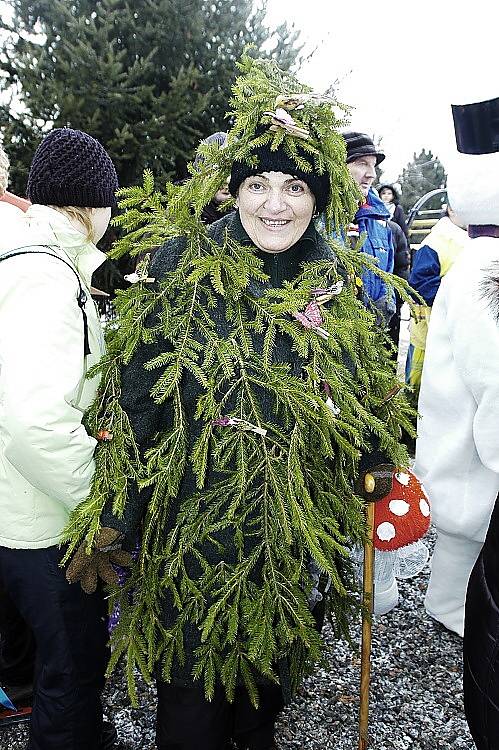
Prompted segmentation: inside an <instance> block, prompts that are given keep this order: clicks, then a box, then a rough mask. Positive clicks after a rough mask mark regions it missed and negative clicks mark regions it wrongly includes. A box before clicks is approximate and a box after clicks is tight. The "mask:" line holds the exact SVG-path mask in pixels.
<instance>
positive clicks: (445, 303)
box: [415, 99, 499, 636]
mask: <svg viewBox="0 0 499 750" xmlns="http://www.w3.org/2000/svg"><path fill="white" fill-rule="evenodd" d="M498 102H499V99H495V100H490V101H486V102H481V103H479V104H470V105H459V106H454V107H453V113H454V120H455V130H456V140H457V145H458V150H459V152H460V153H459V154H457V155H456V157H455V160H454V164H451V165H450V168H449V177H448V186H447V192H448V195H449V201H450V203H451V205H452V207H453V208H454V210H455V211H456V213H457V214H458V216H459V217H460V219H461V221H462V222H463V224H466V225H468V235H469V239H468V240H467V241H466V243H465V246H464V249H463V251H462V253H461V255H460V257H459V258H458V259H457V261H456V262H455V264H454V266H453V267H452V268H451V270H450V271H449V273H448V274H447V275H446V276H445V278H444V279H443V280H442V284H441V286H440V289H439V291H438V293H437V295H436V298H435V302H434V305H433V310H432V316H431V321H430V325H429V331H428V338H427V345H426V356H425V362H424V367H423V375H422V383H421V392H420V398H419V405H418V411H419V413H420V418H419V422H418V440H417V444H416V464H415V472H416V475H417V476H418V477H419V479H420V480H421V481H422V482H423V484H424V486H425V488H426V491H427V493H428V496H429V498H430V501H431V504H432V516H433V522H434V525H435V526H436V529H437V532H438V537H437V541H436V545H435V551H434V555H433V561H432V571H431V577H430V582H429V586H428V591H427V594H426V599H425V606H426V610H427V612H428V613H429V614H430V615H431V616H432V617H433V618H434V619H435V620H437V621H439V622H440V623H442V624H443V625H444V626H445V627H446V628H448V629H449V630H452V631H454V632H456V633H458V634H459V635H461V636H462V635H463V632H464V625H465V622H464V621H465V595H466V587H467V584H468V579H469V576H470V573H471V571H472V568H473V566H474V564H475V561H476V559H477V557H478V555H479V554H480V550H481V549H482V545H483V542H484V540H485V535H486V533H487V528H488V525H489V520H490V515H491V512H492V509H493V507H494V502H495V499H496V496H497V493H498V491H499V325H498V322H497V317H496V315H494V314H493V312H492V311H491V307H490V303H489V300H488V299H487V298H486V296H485V295H484V293H483V285H484V284H485V283H486V279H487V278H488V276H490V269H491V267H492V266H493V265H494V264H495V263H498V262H499V181H498V179H497V175H498V171H499V152H498V151H499V127H498V120H497V115H498ZM494 118H495V119H494Z"/></svg>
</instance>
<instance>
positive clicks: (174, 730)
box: [156, 682, 283, 750]
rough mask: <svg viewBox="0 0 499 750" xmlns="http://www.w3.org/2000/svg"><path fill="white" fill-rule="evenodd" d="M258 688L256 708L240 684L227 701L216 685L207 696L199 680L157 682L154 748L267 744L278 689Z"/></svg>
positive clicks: (212, 749)
mask: <svg viewBox="0 0 499 750" xmlns="http://www.w3.org/2000/svg"><path fill="white" fill-rule="evenodd" d="M259 692H260V706H259V708H258V709H255V708H254V707H253V705H252V704H251V701H250V699H249V697H248V693H247V691H246V688H243V687H241V688H237V691H236V697H235V700H234V702H233V703H229V702H228V701H227V699H226V697H225V691H224V690H223V688H221V687H219V686H217V688H216V689H215V696H214V698H213V700H211V701H208V700H206V698H205V696H204V690H203V686H199V687H198V686H196V687H177V686H175V685H171V684H166V683H164V682H158V713H157V724H156V742H157V746H158V750H201V748H202V750H229V748H230V747H232V746H231V744H230V740H233V741H234V742H235V743H236V746H237V748H238V750H270V749H271V748H272V747H273V742H274V725H275V720H276V718H277V714H278V713H279V711H280V710H281V709H282V707H283V700H282V693H281V688H280V687H279V686H277V685H265V686H260V687H259Z"/></svg>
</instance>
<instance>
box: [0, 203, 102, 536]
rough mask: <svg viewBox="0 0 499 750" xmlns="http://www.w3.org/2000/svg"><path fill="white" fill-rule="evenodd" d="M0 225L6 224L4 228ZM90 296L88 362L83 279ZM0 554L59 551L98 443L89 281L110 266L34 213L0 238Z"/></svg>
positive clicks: (68, 230)
mask: <svg viewBox="0 0 499 750" xmlns="http://www.w3.org/2000/svg"><path fill="white" fill-rule="evenodd" d="M2 224H3V222H2ZM40 245H50V246H51V250H50V251H47V252H52V253H54V254H56V255H58V256H60V257H61V258H62V259H64V260H65V261H66V262H67V263H69V264H70V265H71V266H72V267H73V268H74V269H75V270H76V271H77V272H78V275H79V277H80V280H81V283H82V286H83V289H84V290H85V291H86V293H87V302H86V305H85V311H86V315H87V320H88V333H89V344H90V351H91V353H90V354H89V355H88V356H84V328H83V314H82V311H81V309H80V308H79V306H78V303H77V295H78V291H79V286H78V280H77V277H76V275H75V273H74V272H73V270H72V269H71V268H68V266H67V265H65V263H63V262H62V261H60V260H56V259H55V258H50V257H48V256H47V255H44V254H35V253H36V251H40V250H46V248H41V247H39V246H40ZM20 247H24V248H29V249H31V250H33V251H34V252H33V253H30V254H28V255H20V256H18V257H14V258H9V259H7V260H3V261H1V262H0V545H1V546H4V547H11V548H43V547H49V546H51V545H54V544H57V543H58V542H59V540H60V534H61V531H62V529H63V528H64V526H65V525H66V523H67V520H68V518H69V514H70V512H71V511H72V510H73V509H74V508H75V507H76V505H78V503H80V502H81V501H82V500H84V499H85V498H86V496H87V495H88V494H89V490H90V485H91V481H92V476H93V472H94V461H93V453H94V449H95V445H96V441H95V440H94V438H92V437H90V436H89V435H87V433H86V431H85V428H84V427H83V425H82V417H83V414H84V411H85V409H86V408H87V407H88V406H89V404H90V403H91V402H92V400H93V398H94V396H95V393H96V389H97V384H98V383H97V381H96V379H95V378H94V379H93V380H91V381H90V380H87V379H86V373H87V371H88V369H89V368H90V367H92V365H93V364H95V363H96V362H98V360H99V359H100V357H101V356H102V354H103V353H104V343H103V336H102V331H101V325H100V320H99V316H98V313H97V310H96V308H95V305H94V303H93V301H92V299H91V297H90V279H91V276H92V273H93V272H94V270H95V269H96V268H98V266H100V265H101V264H102V263H103V261H104V260H105V255H104V254H103V253H101V252H100V251H99V250H97V248H96V247H95V245H94V244H92V243H91V242H88V241H86V240H85V238H84V236H83V234H82V233H81V232H78V231H77V230H76V229H75V228H74V227H73V226H72V225H71V223H70V222H69V220H68V219H67V218H66V217H65V216H63V215H62V214H61V213H60V212H59V211H56V210H55V209H52V208H49V207H47V206H40V205H33V206H31V207H30V208H29V209H28V211H27V212H26V213H25V214H21V215H20V216H19V217H18V218H16V219H15V220H13V221H12V222H11V223H10V224H9V226H8V227H7V226H5V225H2V227H1V231H0V255H5V254H6V253H8V252H9V251H13V250H15V249H17V248H20Z"/></svg>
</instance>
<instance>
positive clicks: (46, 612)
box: [0, 547, 107, 750]
mask: <svg viewBox="0 0 499 750" xmlns="http://www.w3.org/2000/svg"><path fill="white" fill-rule="evenodd" d="M63 554H64V550H60V549H58V548H57V547H48V548H46V549H29V550H25V549H7V548H6V547H0V577H1V579H2V581H3V584H4V587H5V589H6V591H7V593H8V595H9V596H10V597H11V599H12V600H13V602H14V604H15V605H16V607H17V608H18V610H19V612H20V614H21V616H22V617H23V619H24V620H25V622H26V623H27V624H28V625H29V627H30V628H31V630H32V632H33V635H34V638H35V644H36V670H35V686H34V696H33V712H32V716H31V726H30V740H29V746H28V747H29V750H97V748H98V747H99V743H100V738H101V733H102V706H101V701H100V693H101V691H102V688H103V686H104V672H105V667H106V662H107V648H106V643H107V631H106V623H105V619H104V615H105V611H104V609H105V608H104V601H103V598H102V594H101V593H100V592H96V593H95V594H92V595H90V596H89V595H87V594H85V593H84V592H83V591H82V590H81V588H80V586H79V585H76V584H75V585H70V584H69V583H68V582H67V581H66V578H65V575H64V570H62V569H61V568H60V567H59V563H60V561H61V559H62V557H63Z"/></svg>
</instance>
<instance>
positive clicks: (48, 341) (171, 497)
mask: <svg viewBox="0 0 499 750" xmlns="http://www.w3.org/2000/svg"><path fill="white" fill-rule="evenodd" d="M245 65H246V68H245V72H244V73H243V76H242V83H241V84H240V86H239V89H238V88H237V87H236V89H235V91H236V96H235V109H234V111H233V117H234V122H233V127H232V128H231V130H229V131H228V132H227V133H222V132H217V133H214V134H213V135H212V136H210V137H209V138H207V139H205V140H204V141H202V142H201V144H200V148H199V151H198V153H197V155H196V158H195V160H194V163H193V167H192V171H191V177H190V178H189V179H188V180H187V181H183V182H182V183H179V184H176V185H174V186H171V190H170V192H169V196H170V202H169V204H168V205H167V206H166V207H165V208H164V211H163V213H160V212H158V211H154V212H152V211H149V213H148V211H147V210H145V209H144V212H143V214H142V220H143V227H145V228H149V230H150V231H149V232H147V231H146V232H144V231H142V232H140V233H138V234H136V235H134V239H133V240H132V244H131V247H132V249H133V252H134V254H136V255H137V256H138V257H139V263H138V264H137V269H136V272H135V273H134V274H132V275H131V276H129V277H128V279H129V281H130V288H129V289H128V290H127V291H125V292H122V293H121V294H120V296H119V298H118V300H117V303H116V307H117V318H116V320H115V321H113V324H112V325H111V326H108V327H107V329H106V332H105V337H104V331H103V328H102V324H101V321H100V318H99V315H98V312H97V310H96V307H95V305H94V304H93V302H92V299H91V279H92V274H93V273H94V271H95V270H96V269H97V268H98V267H99V266H100V265H101V264H102V263H103V261H104V260H105V255H104V254H103V253H102V252H101V251H99V250H98V249H97V246H96V245H97V243H98V242H99V240H100V239H101V238H102V236H103V235H104V232H105V231H106V229H107V227H108V224H109V222H110V219H111V214H112V211H113V209H114V207H115V206H116V191H117V189H118V177H117V173H116V169H115V167H114V165H113V163H112V160H111V158H110V156H109V155H108V153H107V152H106V150H105V148H104V147H103V146H102V145H101V144H100V143H99V142H98V141H97V140H95V139H94V138H93V137H92V136H91V135H90V134H87V133H84V132H82V131H80V130H77V129H72V128H56V129H53V130H52V131H51V132H49V133H48V134H47V135H46V136H45V138H44V139H43V141H42V142H41V143H40V145H39V146H38V148H37V150H36V152H35V153H34V156H33V160H32V164H31V168H30V172H29V177H28V183H27V188H26V199H24V198H19V197H17V196H15V195H13V194H12V193H10V192H8V190H7V188H8V174H9V161H8V158H7V155H6V153H5V151H4V150H3V149H2V148H0V220H1V226H2V232H1V235H0V415H1V416H0V511H1V512H0V686H1V688H2V691H1V692H0V699H2V696H3V703H4V707H6V708H7V709H8V710H7V714H8V713H9V712H10V711H15V706H19V705H30V706H31V708H32V710H31V721H30V736H29V746H28V747H29V748H30V750H104V749H108V750H111V748H113V747H115V748H118V747H119V740H118V738H117V735H116V731H115V729H114V727H113V726H112V724H111V723H110V722H107V721H104V720H103V716H102V707H101V699H100V695H101V692H102V689H103V686H104V683H105V673H106V668H107V665H108V661H109V658H110V648H109V629H108V615H109V612H108V608H107V606H106V602H107V593H106V592H108V591H110V592H111V593H112V596H113V602H114V603H116V602H118V604H119V607H118V611H119V617H118V620H119V622H118V624H117V625H115V627H114V631H113V636H112V645H113V658H114V659H115V661H116V660H117V658H118V656H119V655H120V654H125V655H127V657H128V666H129V669H130V671H129V677H130V679H133V668H134V667H138V668H139V669H140V670H141V671H142V673H143V674H144V675H145V676H146V677H149V678H150V677H151V676H154V677H155V679H156V684H157V696H158V704H157V725H156V742H157V747H158V748H159V750H198V749H199V748H203V750H228V749H229V748H237V749H238V750H272V749H273V748H276V744H275V738H274V727H275V721H276V718H277V715H278V713H279V711H280V710H281V709H282V707H283V705H284V704H285V702H287V701H288V700H290V699H291V697H292V695H293V693H294V692H295V691H296V689H297V687H298V685H299V684H300V680H301V679H302V677H303V675H304V674H306V673H307V672H308V671H309V670H310V669H311V668H312V667H313V664H314V663H315V662H316V661H317V660H318V658H319V657H320V653H321V647H322V641H321V630H322V627H323V623H324V618H325V617H326V616H329V617H330V619H331V621H332V623H333V625H334V627H335V632H341V631H342V630H343V631H344V629H345V627H347V622H348V617H349V616H352V615H351V612H355V611H356V605H357V600H358V593H357V592H358V585H357V583H356V580H357V578H356V558H355V549H358V547H359V545H362V543H364V542H365V513H364V508H365V504H366V503H367V504H369V503H372V502H374V503H378V504H380V503H382V502H383V501H384V500H385V499H386V498H388V499H389V500H390V499H391V498H394V497H395V498H396V497H398V496H397V495H396V493H395V495H394V494H393V493H394V491H395V490H396V486H397V482H398V483H399V485H401V486H406V485H407V484H408V483H411V487H412V483H414V484H415V486H416V487H419V484H418V483H417V480H416V479H415V477H414V476H413V475H412V473H411V469H410V460H409V457H408V454H407V451H406V448H405V446H404V445H403V441H402V435H403V434H407V431H409V432H410V430H411V419H413V420H415V418H416V412H415V411H413V410H412V409H411V404H410V400H408V399H407V398H406V396H405V394H404V388H403V387H402V384H401V383H400V382H399V380H398V378H397V363H396V361H395V360H396V355H397V347H398V343H399V331H400V311H401V307H402V304H403V302H404V300H405V301H408V302H411V315H412V321H411V344H410V348H409V354H408V365H407V374H406V377H407V382H408V384H409V385H410V386H411V387H412V393H413V394H416V397H417V396H418V395H419V401H418V412H419V416H418V424H417V433H418V439H417V443H416V459H415V466H414V474H415V476H416V477H417V478H418V479H419V480H421V481H422V482H423V484H424V486H425V488H426V492H427V495H428V497H429V500H430V503H431V506H432V516H433V521H434V524H435V527H436V529H437V542H436V547H435V551H434V555H433V561H432V571H431V577H430V584H429V588H428V592H427V595H426V599H425V606H426V610H427V612H428V615H429V616H431V617H433V618H434V619H436V620H438V621H439V622H441V623H442V625H443V626H445V627H446V628H448V629H450V630H453V631H454V632H456V633H458V634H459V635H461V636H463V634H464V658H465V703H466V714H467V718H468V721H469V724H470V729H471V732H472V735H473V738H474V740H475V742H476V745H477V748H478V750H492V749H493V748H495V747H497V737H498V736H499V711H498V709H497V705H499V682H498V677H499V664H498V657H497V644H498V643H499V636H498V635H497V632H498V630H497V626H498V623H499V615H498V612H499V590H498V586H499V580H498V576H497V565H496V562H497V560H496V558H497V554H498V550H499V542H498V534H499V516H498V515H497V512H496V511H494V504H495V499H496V495H497V492H498V490H499V445H498V440H497V420H496V411H497V403H499V400H498V398H497V396H499V393H497V388H498V386H497V382H499V381H498V378H497V374H498V369H499V361H498V362H496V352H497V351H499V347H498V349H496V348H495V341H496V338H497V337H498V330H499V329H498V325H497V321H498V317H499V316H498V311H499V304H498V278H499V272H498V269H497V267H496V264H497V262H498V261H499V255H498V253H499V245H498V242H497V240H498V238H499V211H498V209H497V206H499V196H497V188H496V185H495V181H494V179H493V175H494V174H495V166H496V164H497V160H496V157H497V153H496V151H497V143H498V139H499V133H498V132H497V122H498V118H497V116H496V114H497V102H498V100H492V101H490V102H482V103H481V104H480V105H467V106H459V107H455V108H454V117H455V124H456V139H457V145H458V151H459V152H460V154H461V157H460V160H457V162H456V164H457V166H456V168H455V170H454V172H451V174H450V175H449V185H448V204H447V207H446V209H445V215H444V216H443V217H442V218H441V219H440V220H439V222H438V223H437V224H436V226H435V227H434V228H433V230H432V231H431V233H430V234H429V235H428V236H427V237H426V239H425V241H424V243H423V244H422V245H421V247H420V248H419V249H418V250H417V251H416V253H415V256H414V262H413V264H412V268H411V267H410V266H411V260H410V251H409V233H408V229H407V226H406V223H405V217H404V213H403V211H402V208H401V206H400V196H399V193H398V191H397V188H396V186H394V185H392V184H386V183H381V184H379V185H378V188H377V189H376V188H375V187H374V185H375V182H376V180H377V174H376V167H377V166H378V165H380V164H381V163H382V161H383V159H384V158H385V156H384V154H383V153H381V152H380V150H379V148H378V147H376V145H375V144H374V142H373V140H372V139H371V138H370V137H369V136H368V135H366V134H365V133H363V132H358V131H352V130H344V129H341V128H340V123H339V121H337V120H336V116H335V114H334V111H335V110H334V106H332V105H334V104H335V101H334V100H332V99H329V98H328V97H319V96H317V95H315V94H312V93H311V92H310V91H309V90H308V89H307V88H306V87H300V85H299V83H298V82H297V81H296V79H294V78H293V77H292V76H288V77H286V76H284V75H283V76H282V77H281V78H280V80H281V85H282V90H281V91H279V92H278V95H277V96H276V91H275V79H273V78H272V79H271V77H270V75H269V68H268V64H267V63H262V62H261V61H248V60H246V63H245ZM238 90H239V91H240V92H244V95H242V94H241V95H240V96H239V99H238V96H237V91H238ZM297 91H301V93H297ZM290 92H292V93H290ZM477 122H479V123H480V127H477V126H476V123H477ZM368 129H369V123H366V130H368ZM477 154H479V155H482V154H488V156H487V157H486V159H484V158H483V156H479V157H478V158H477ZM460 169H461V170H462V171H460ZM464 172H466V177H464V176H463V174H464ZM470 176H471V179H470ZM475 178H476V179H475ZM475 184H476V185H477V186H479V187H480V191H481V193H480V194H478V187H477V188H476V189H475V188H474V187H473V186H474V185H475ZM123 206H124V207H125V208H126V200H125V202H124V204H123ZM134 210H136V209H134ZM161 232H163V235H161ZM161 236H163V239H164V241H163V244H160V245H159V246H158V242H157V239H158V237H161ZM151 237H152V238H154V243H153V244H151V240H150V239H148V238H151ZM148 242H149V245H148ZM407 279H408V280H409V286H408V285H407V283H406V282H407ZM411 289H412V290H414V292H412V291H411ZM411 294H412V295H413V297H412V301H411ZM430 313H431V318H430ZM413 398H414V396H413ZM402 496H403V495H402V494H401V495H400V497H402ZM404 497H405V496H404ZM419 497H420V496H419V495H418V498H419ZM418 502H419V503H420V504H419V506H418V507H419V508H420V510H421V512H423V514H425V513H426V511H425V508H426V506H424V505H422V504H421V503H424V502H425V501H424V500H423V496H422V495H421V499H420V500H418ZM392 503H395V505H392ZM378 507H380V506H379V505H378ZM389 508H390V510H391V512H392V513H393V514H394V516H404V515H407V516H408V517H409V515H410V512H412V511H411V510H410V509H409V505H408V503H407V502H405V500H402V499H395V500H392V501H391V503H390V505H389ZM491 515H492V521H491V523H490V526H489V522H490V519H491ZM392 529H393V532H392V531H391V530H392ZM374 533H375V535H376V534H377V535H378V539H379V540H382V541H383V542H385V543H386V544H388V543H389V542H391V540H392V539H393V536H395V535H396V533H397V532H396V524H395V525H394V524H392V523H388V522H387V521H385V522H384V523H382V524H380V525H377V526H376V527H375V529H374ZM368 543H369V542H368ZM470 576H471V579H470ZM469 580H470V586H469V588H468V598H467V599H466V592H467V587H468V581H469ZM385 584H386V585H385ZM397 602H398V590H397V584H396V574H395V572H392V571H389V572H388V575H387V576H386V577H385V580H384V583H383V584H382V582H381V580H379V582H378V584H377V588H376V590H375V594H374V602H373V607H374V612H375V613H379V614H381V613H384V612H387V611H389V609H391V608H392V607H394V606H396V604H397ZM465 602H466V611H465ZM349 613H350V614H349ZM485 643H486V644H487V648H485V647H484V644H485ZM478 644H481V648H478ZM134 649H135V650H134ZM456 658H458V654H456ZM0 726H1V724H0Z"/></svg>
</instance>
